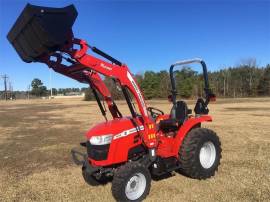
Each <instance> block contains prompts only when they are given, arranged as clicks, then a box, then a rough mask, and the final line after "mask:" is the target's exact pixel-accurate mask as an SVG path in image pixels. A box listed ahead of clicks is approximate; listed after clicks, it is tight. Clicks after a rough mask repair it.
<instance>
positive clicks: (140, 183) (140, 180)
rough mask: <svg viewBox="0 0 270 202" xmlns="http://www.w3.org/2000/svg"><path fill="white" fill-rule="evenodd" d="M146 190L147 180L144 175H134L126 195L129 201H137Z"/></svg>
mask: <svg viewBox="0 0 270 202" xmlns="http://www.w3.org/2000/svg"><path fill="white" fill-rule="evenodd" d="M145 188H146V178H145V176H144V175H143V174H142V173H136V174H135V175H133V176H132V177H131V178H130V179H129V181H128V183H127V185H126V188H125V194H126V196H127V198H128V199H129V200H136V199H138V198H140V197H141V196H142V195H143V193H144V191H145Z"/></svg>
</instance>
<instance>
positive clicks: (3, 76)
mask: <svg viewBox="0 0 270 202" xmlns="http://www.w3.org/2000/svg"><path fill="white" fill-rule="evenodd" d="M2 78H3V79H4V87H5V100H7V79H8V76H7V75H6V74H5V75H2Z"/></svg>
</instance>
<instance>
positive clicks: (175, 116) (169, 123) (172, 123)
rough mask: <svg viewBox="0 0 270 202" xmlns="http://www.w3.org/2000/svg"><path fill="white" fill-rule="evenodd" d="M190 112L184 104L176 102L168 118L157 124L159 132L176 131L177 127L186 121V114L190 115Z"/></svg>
mask: <svg viewBox="0 0 270 202" xmlns="http://www.w3.org/2000/svg"><path fill="white" fill-rule="evenodd" d="M191 113H192V112H191V110H190V109H188V107H187V104H186V102H184V101H177V102H176V105H174V106H173V107H172V109H171V114H170V118H169V119H166V120H161V121H160V122H159V128H160V130H162V131H164V132H173V131H177V130H178V128H179V126H180V125H182V124H183V123H184V121H185V120H186V119H187V117H188V114H191Z"/></svg>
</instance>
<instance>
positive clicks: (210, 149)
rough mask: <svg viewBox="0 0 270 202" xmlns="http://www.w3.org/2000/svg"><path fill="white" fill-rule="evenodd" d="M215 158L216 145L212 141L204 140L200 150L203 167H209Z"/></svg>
mask: <svg viewBox="0 0 270 202" xmlns="http://www.w3.org/2000/svg"><path fill="white" fill-rule="evenodd" d="M215 160H216V147H215V145H214V144H213V142H210V141H209V142H205V143H204V144H203V146H202V148H201V150H200V163H201V165H202V167H203V168H205V169H208V168H211V167H212V166H213V164H214V162H215Z"/></svg>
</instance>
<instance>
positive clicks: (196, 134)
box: [179, 128, 221, 179]
mask: <svg viewBox="0 0 270 202" xmlns="http://www.w3.org/2000/svg"><path fill="white" fill-rule="evenodd" d="M220 159H221V143H220V141H219V138H218V136H217V135H216V133H215V132H214V131H212V130H209V129H206V128H195V129H193V130H191V131H190V132H189V133H188V134H187V136H186V137H185V139H184V141H183V143H182V145H181V147H180V149H179V161H180V166H181V168H180V170H179V171H180V173H182V174H184V175H185V176H188V177H190V178H194V179H206V178H210V177H211V176H214V175H215V172H216V171H217V170H218V166H219V164H220Z"/></svg>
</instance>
